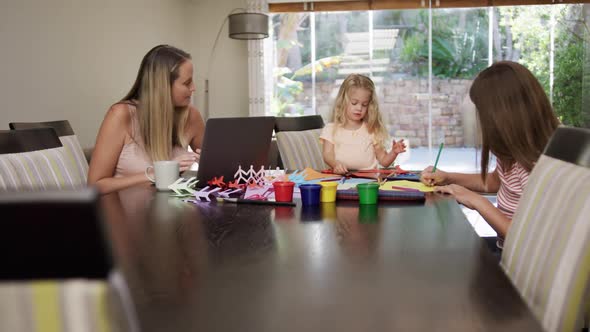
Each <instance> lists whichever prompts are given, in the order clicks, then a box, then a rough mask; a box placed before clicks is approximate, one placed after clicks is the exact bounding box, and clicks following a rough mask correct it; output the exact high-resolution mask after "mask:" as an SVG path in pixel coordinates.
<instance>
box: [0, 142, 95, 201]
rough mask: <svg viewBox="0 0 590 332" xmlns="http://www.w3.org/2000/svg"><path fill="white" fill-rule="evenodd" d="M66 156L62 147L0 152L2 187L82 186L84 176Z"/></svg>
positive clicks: (48, 187) (38, 188) (46, 187)
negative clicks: (7, 152) (1, 153)
mask: <svg viewBox="0 0 590 332" xmlns="http://www.w3.org/2000/svg"><path fill="white" fill-rule="evenodd" d="M68 158H69V157H68V153H67V152H66V149H65V147H59V148H54V149H46V150H38V151H31V152H22V153H9V154H3V155H0V174H2V175H1V176H2V178H3V181H4V183H5V184H4V187H5V188H4V189H7V190H25V191H26V190H44V189H72V188H81V187H83V186H85V185H86V179H85V178H83V177H82V176H81V174H80V172H79V171H78V169H76V168H74V165H73V164H72V163H71V162H70V161H69V160H68ZM5 174H6V179H5V178H4V176H5ZM7 183H8V185H7ZM0 186H2V184H0Z"/></svg>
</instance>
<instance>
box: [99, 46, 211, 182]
mask: <svg viewBox="0 0 590 332" xmlns="http://www.w3.org/2000/svg"><path fill="white" fill-rule="evenodd" d="M194 91H195V83H194V81H193V64H192V62H191V57H190V55H189V54H188V53H186V52H184V51H182V50H180V49H178V48H175V47H172V46H168V45H158V46H156V47H154V48H152V49H151V50H150V51H149V52H148V53H147V54H146V55H145V56H144V58H143V60H142V61H141V64H140V66H139V72H138V73H137V78H136V80H135V83H134V84H133V87H132V88H131V91H129V93H128V94H127V96H125V97H124V98H123V99H122V100H121V101H120V102H118V103H116V104H115V105H113V106H111V108H110V109H109V111H108V112H107V114H106V116H105V118H104V120H103V122H102V125H101V127H100V130H99V132H98V135H97V138H96V145H95V147H94V151H93V153H92V159H91V161H90V169H89V171H88V184H89V185H94V186H96V187H97V188H98V190H99V191H100V192H101V193H109V192H112V191H117V190H120V189H124V188H127V187H130V186H133V185H137V184H141V183H147V182H149V179H148V178H147V177H146V176H145V171H146V169H147V167H148V166H150V165H151V164H152V163H153V161H157V160H176V161H178V163H179V166H180V171H181V172H182V171H184V170H186V169H188V168H190V166H191V165H192V164H193V163H194V162H197V161H198V160H199V157H200V155H199V152H200V148H201V142H202V139H203V132H204V127H205V125H204V122H203V118H202V117H201V115H200V113H199V111H198V110H197V109H196V108H195V107H193V106H192V105H191V96H192V94H193V92H194ZM189 145H190V146H191V148H192V149H193V151H195V152H188V150H187V147H188V146H189Z"/></svg>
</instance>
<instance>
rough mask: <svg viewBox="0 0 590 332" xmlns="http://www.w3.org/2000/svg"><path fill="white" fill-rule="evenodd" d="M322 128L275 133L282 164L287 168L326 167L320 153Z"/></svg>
mask: <svg viewBox="0 0 590 332" xmlns="http://www.w3.org/2000/svg"><path fill="white" fill-rule="evenodd" d="M321 132H322V129H312V130H303V131H285V132H279V133H277V145H278V148H279V152H280V153H281V160H282V162H283V166H284V168H285V169H288V170H296V169H298V170H302V169H304V168H306V167H311V168H313V169H315V170H323V169H326V168H327V165H326V164H325V163H324V158H323V155H322V147H321V144H320V134H321Z"/></svg>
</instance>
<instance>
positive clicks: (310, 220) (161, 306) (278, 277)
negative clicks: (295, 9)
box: [101, 186, 542, 332]
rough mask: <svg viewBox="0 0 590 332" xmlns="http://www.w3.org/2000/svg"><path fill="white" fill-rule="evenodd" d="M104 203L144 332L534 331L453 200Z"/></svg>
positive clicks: (163, 196)
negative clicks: (314, 203)
mask: <svg viewBox="0 0 590 332" xmlns="http://www.w3.org/2000/svg"><path fill="white" fill-rule="evenodd" d="M296 202H297V205H296V206H295V207H289V206H273V205H249V204H231V203H220V202H217V201H212V202H202V203H185V202H183V201H182V200H181V199H179V198H175V197H172V196H171V194H170V193H169V192H158V191H156V190H155V189H154V188H153V187H150V186H137V187H132V188H129V189H126V190H122V191H119V192H116V193H113V194H109V195H105V196H103V197H102V198H101V205H102V207H103V211H104V217H105V220H106V221H107V226H108V234H109V235H110V239H111V243H112V254H113V257H114V260H115V266H116V269H117V270H118V271H119V272H120V273H121V274H122V276H123V278H124V280H125V281H126V283H127V286H128V288H129V291H130V296H131V299H132V302H133V306H134V308H135V310H134V311H135V315H136V316H137V317H136V319H137V323H138V325H139V327H140V329H141V330H142V331H208V332H212V331H224V332H227V331H258V332H262V331H287V332H289V331H297V332H300V331H338V332H347V331H351V332H352V331H355V332H358V331H541V330H542V329H541V326H540V325H539V323H538V322H537V320H536V319H535V317H534V316H533V314H532V313H531V311H530V310H529V309H528V308H527V306H526V304H525V303H524V302H523V300H522V299H521V297H520V296H519V294H518V292H517V290H516V289H515V288H514V287H513V286H512V284H511V282H510V280H509V279H508V278H507V277H506V275H505V274H504V272H503V270H502V268H501V267H500V266H499V264H498V261H497V259H496V258H495V257H494V256H493V255H492V254H491V253H490V252H489V250H488V249H487V247H486V244H485V242H484V241H483V240H482V239H481V238H479V237H478V236H477V235H476V233H475V232H474V230H473V229H472V227H471V226H470V224H469V222H468V221H467V220H466V218H465V216H464V215H463V213H462V212H461V209H460V207H459V205H458V204H457V202H456V201H455V200H453V199H450V198H448V197H444V196H441V195H439V194H427V196H426V201H416V202H411V201H410V202H402V201H400V202H380V203H379V204H377V205H359V204H358V202H356V201H338V202H336V203H322V204H320V205H318V206H302V205H301V202H299V201H297V200H296Z"/></svg>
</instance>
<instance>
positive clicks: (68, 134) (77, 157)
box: [8, 120, 90, 181]
mask: <svg viewBox="0 0 590 332" xmlns="http://www.w3.org/2000/svg"><path fill="white" fill-rule="evenodd" d="M8 125H9V126H10V129H30V128H47V127H49V128H53V129H55V132H56V133H57V136H59V139H60V140H61V142H62V144H63V146H64V147H65V150H66V152H67V156H68V160H69V162H70V163H72V165H73V166H74V167H75V168H76V169H77V171H78V173H79V176H80V177H81V178H82V179H84V181H86V179H87V178H88V161H89V160H90V157H89V155H90V154H89V152H87V151H86V150H84V149H82V146H81V145H80V142H79V141H78V137H77V136H76V134H75V133H74V130H73V129H72V126H71V125H70V122H69V121H68V120H60V121H47V122H11V123H9V124H8Z"/></svg>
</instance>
